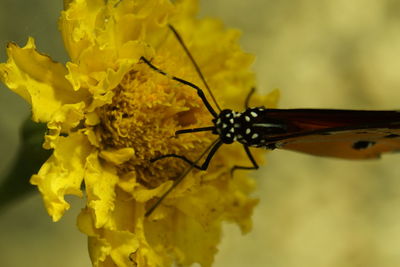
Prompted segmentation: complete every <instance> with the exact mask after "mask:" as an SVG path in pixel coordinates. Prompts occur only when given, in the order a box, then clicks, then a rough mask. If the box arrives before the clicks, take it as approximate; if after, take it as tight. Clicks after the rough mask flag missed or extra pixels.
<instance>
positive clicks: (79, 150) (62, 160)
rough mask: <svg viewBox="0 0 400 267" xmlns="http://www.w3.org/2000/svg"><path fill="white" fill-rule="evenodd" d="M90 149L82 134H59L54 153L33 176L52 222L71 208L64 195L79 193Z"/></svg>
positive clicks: (80, 194) (33, 182)
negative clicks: (60, 135) (64, 135)
mask: <svg viewBox="0 0 400 267" xmlns="http://www.w3.org/2000/svg"><path fill="white" fill-rule="evenodd" d="M90 151H91V147H90V145H89V143H88V141H87V139H86V136H84V135H83V134H80V133H73V134H71V135H69V136H68V137H62V138H60V139H59V140H58V144H57V145H56V146H55V147H54V152H53V155H52V156H51V157H50V158H49V159H48V160H47V161H46V162H45V163H44V164H43V166H42V167H41V168H40V170H39V173H38V174H36V175H33V176H32V178H31V183H32V184H34V185H37V186H38V188H39V191H40V193H41V194H42V196H43V201H44V204H45V206H46V209H47V212H48V213H49V215H50V216H51V217H52V218H53V221H58V220H59V219H60V218H61V216H62V215H63V214H64V212H65V211H66V210H68V209H69V207H70V206H69V204H68V203H67V202H66V201H65V199H64V196H65V195H76V196H79V197H81V196H82V192H81V184H82V180H83V177H84V173H85V165H86V158H87V156H88V155H89V153H90Z"/></svg>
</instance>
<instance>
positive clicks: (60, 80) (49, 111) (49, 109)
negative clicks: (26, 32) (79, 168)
mask: <svg viewBox="0 0 400 267" xmlns="http://www.w3.org/2000/svg"><path fill="white" fill-rule="evenodd" d="M7 54H8V57H9V59H8V61H7V63H5V64H4V63H3V64H0V78H1V80H2V82H3V83H5V84H6V85H7V86H8V87H9V88H10V89H11V90H13V91H14V92H16V93H17V94H19V95H20V96H21V97H23V98H24V99H25V100H26V101H27V102H28V103H30V104H31V105H32V118H33V120H34V121H38V122H48V121H49V120H50V118H51V116H52V115H53V114H54V112H55V111H57V110H58V109H59V108H60V107H61V106H62V105H64V104H69V103H76V102H78V101H81V99H82V98H83V97H82V95H81V94H80V93H78V92H74V91H73V90H72V87H71V85H70V83H69V82H68V81H67V80H66V79H65V75H66V74H67V69H66V68H65V67H64V66H63V65H62V64H60V63H56V62H54V61H53V60H52V59H51V58H50V57H48V56H46V55H43V54H40V53H39V52H37V50H36V46H35V43H34V40H33V38H29V40H28V43H27V44H26V46H24V47H22V48H21V47H19V46H18V45H16V44H14V43H9V44H8V46H7Z"/></svg>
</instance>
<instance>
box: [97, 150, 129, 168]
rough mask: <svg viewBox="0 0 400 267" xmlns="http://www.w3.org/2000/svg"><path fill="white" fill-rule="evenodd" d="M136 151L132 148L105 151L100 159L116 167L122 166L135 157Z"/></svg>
mask: <svg viewBox="0 0 400 267" xmlns="http://www.w3.org/2000/svg"><path fill="white" fill-rule="evenodd" d="M134 153H135V150H133V148H130V147H126V148H121V149H112V150H103V151H101V152H100V157H101V158H103V159H105V160H106V161H108V162H110V163H113V164H115V165H120V164H122V163H124V162H126V161H128V160H130V159H131V158H132V157H133V156H134Z"/></svg>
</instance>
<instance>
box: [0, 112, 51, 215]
mask: <svg viewBox="0 0 400 267" xmlns="http://www.w3.org/2000/svg"><path fill="white" fill-rule="evenodd" d="M46 130H47V127H46V124H43V123H35V122H33V121H32V120H31V119H28V120H26V121H25V123H24V125H23V127H22V129H21V139H22V140H21V142H20V143H21V145H20V147H19V149H18V154H17V158H16V159H15V161H14V165H13V166H12V167H11V169H10V172H9V173H8V174H6V177H5V178H4V179H1V180H2V181H3V183H2V184H1V185H0V209H1V208H4V207H6V206H7V205H9V204H10V203H12V202H14V201H16V200H18V199H21V198H22V197H24V196H26V195H27V194H28V193H30V192H34V189H35V188H36V187H35V186H33V185H31V184H30V183H29V179H30V177H31V176H32V174H35V173H37V172H38V171H39V169H40V167H41V166H42V164H43V163H44V162H45V161H46V160H47V159H48V158H49V157H50V155H51V153H52V151H51V150H45V149H43V148H42V144H43V141H44V135H45V132H46Z"/></svg>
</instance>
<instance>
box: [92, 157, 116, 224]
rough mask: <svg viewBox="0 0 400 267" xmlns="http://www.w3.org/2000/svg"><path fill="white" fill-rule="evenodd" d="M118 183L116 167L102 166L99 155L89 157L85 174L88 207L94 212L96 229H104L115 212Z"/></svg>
mask: <svg viewBox="0 0 400 267" xmlns="http://www.w3.org/2000/svg"><path fill="white" fill-rule="evenodd" d="M117 182H118V175H117V171H116V168H115V167H114V166H112V165H109V164H106V163H104V164H101V163H100V161H99V159H98V154H97V153H92V154H91V155H90V156H88V158H87V165H86V172H85V185H86V192H87V198H88V204H87V206H88V207H89V208H91V209H92V210H93V216H94V223H95V227H96V228H100V227H102V226H103V225H104V224H105V223H107V222H108V221H109V220H110V215H111V213H112V211H113V210H114V201H115V185H116V183H117Z"/></svg>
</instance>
